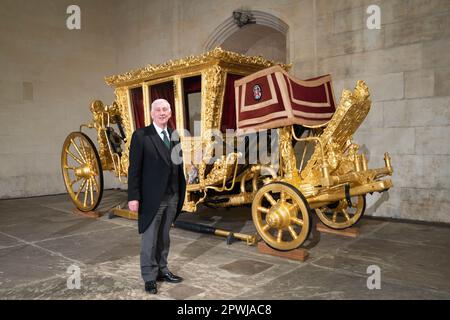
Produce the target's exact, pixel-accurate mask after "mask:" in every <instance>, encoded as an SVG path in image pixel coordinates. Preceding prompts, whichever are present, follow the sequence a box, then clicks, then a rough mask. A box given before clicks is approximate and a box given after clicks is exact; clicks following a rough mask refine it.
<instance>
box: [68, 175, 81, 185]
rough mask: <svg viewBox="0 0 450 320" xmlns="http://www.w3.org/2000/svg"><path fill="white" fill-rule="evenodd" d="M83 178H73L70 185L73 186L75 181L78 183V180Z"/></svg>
mask: <svg viewBox="0 0 450 320" xmlns="http://www.w3.org/2000/svg"><path fill="white" fill-rule="evenodd" d="M81 179H82V178H81V177H78V178H76V179H75V180H72V181H70V182H69V186H71V187H72V186H73V185H74V184H75V183H77V182H78V181H80V180H81Z"/></svg>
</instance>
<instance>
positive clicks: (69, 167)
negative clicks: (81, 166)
mask: <svg viewBox="0 0 450 320" xmlns="http://www.w3.org/2000/svg"><path fill="white" fill-rule="evenodd" d="M64 169H69V170H76V169H78V167H72V166H64Z"/></svg>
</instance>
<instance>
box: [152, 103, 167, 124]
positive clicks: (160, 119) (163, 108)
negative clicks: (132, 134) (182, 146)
mask: <svg viewBox="0 0 450 320" xmlns="http://www.w3.org/2000/svg"><path fill="white" fill-rule="evenodd" d="M150 114H151V116H152V120H153V122H154V123H155V124H156V125H157V126H158V127H160V128H165V127H166V126H167V122H169V119H170V117H171V116H172V111H171V110H170V107H169V106H168V105H165V104H160V105H158V106H155V107H153V108H152V110H151V112H150Z"/></svg>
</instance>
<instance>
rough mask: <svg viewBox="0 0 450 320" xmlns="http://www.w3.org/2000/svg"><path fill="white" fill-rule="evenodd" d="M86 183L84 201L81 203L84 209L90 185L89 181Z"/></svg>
mask: <svg viewBox="0 0 450 320" xmlns="http://www.w3.org/2000/svg"><path fill="white" fill-rule="evenodd" d="M86 181H87V186H86V191H85V192H84V201H83V206H84V207H86V200H87V195H88V193H89V192H88V189H89V184H90V182H89V181H90V180H86Z"/></svg>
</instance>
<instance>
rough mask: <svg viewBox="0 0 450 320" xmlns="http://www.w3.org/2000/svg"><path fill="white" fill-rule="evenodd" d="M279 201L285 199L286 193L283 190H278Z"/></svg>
mask: <svg viewBox="0 0 450 320" xmlns="http://www.w3.org/2000/svg"><path fill="white" fill-rule="evenodd" d="M280 201H281V202H285V201H286V193H284V192H283V191H281V192H280Z"/></svg>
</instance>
